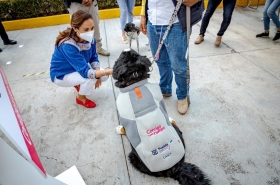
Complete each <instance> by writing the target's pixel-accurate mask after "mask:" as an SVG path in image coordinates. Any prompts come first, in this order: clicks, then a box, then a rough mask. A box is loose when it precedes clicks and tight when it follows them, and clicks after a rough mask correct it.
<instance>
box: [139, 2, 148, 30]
mask: <svg viewBox="0 0 280 185" xmlns="http://www.w3.org/2000/svg"><path fill="white" fill-rule="evenodd" d="M145 6H146V0H142V8H141V14H140V15H141V20H140V31H141V32H142V33H143V34H145V35H146V34H147V33H148V32H147V27H146V15H145Z"/></svg>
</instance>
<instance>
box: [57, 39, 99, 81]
mask: <svg viewBox="0 0 280 185" xmlns="http://www.w3.org/2000/svg"><path fill="white" fill-rule="evenodd" d="M60 50H61V52H62V54H63V56H64V58H65V59H66V61H67V62H68V63H69V64H70V65H71V67H73V68H74V70H75V71H77V72H78V73H79V74H80V75H81V76H82V77H83V78H91V79H93V78H98V76H95V75H96V74H95V73H96V70H94V69H90V68H89V66H88V63H87V61H86V60H85V58H84V56H83V55H81V54H80V52H79V50H78V48H76V47H75V46H73V45H70V44H62V45H61V46H60ZM98 69H99V68H98ZM99 77H100V76H99Z"/></svg>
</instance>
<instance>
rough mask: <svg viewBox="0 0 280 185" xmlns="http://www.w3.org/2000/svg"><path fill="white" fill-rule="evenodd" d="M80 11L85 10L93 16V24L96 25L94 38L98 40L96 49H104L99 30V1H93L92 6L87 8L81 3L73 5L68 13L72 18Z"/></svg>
mask: <svg viewBox="0 0 280 185" xmlns="http://www.w3.org/2000/svg"><path fill="white" fill-rule="evenodd" d="M78 10H84V11H86V12H88V13H90V14H91V15H92V19H93V23H94V38H95V40H96V49H97V50H99V49H100V48H101V47H102V43H101V37H100V30H99V12H98V4H97V1H93V2H92V5H91V6H89V7H87V6H85V5H83V4H80V3H74V2H73V3H71V5H70V8H68V11H69V13H70V16H72V15H73V13H75V12H76V11H78Z"/></svg>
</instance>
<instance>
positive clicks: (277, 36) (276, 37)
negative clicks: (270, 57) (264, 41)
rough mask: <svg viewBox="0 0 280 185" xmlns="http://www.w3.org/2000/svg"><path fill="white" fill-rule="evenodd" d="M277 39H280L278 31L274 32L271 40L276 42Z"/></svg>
mask: <svg viewBox="0 0 280 185" xmlns="http://www.w3.org/2000/svg"><path fill="white" fill-rule="evenodd" d="M278 39H280V31H278V32H276V35H275V37H274V38H273V39H272V40H273V41H276V40H278Z"/></svg>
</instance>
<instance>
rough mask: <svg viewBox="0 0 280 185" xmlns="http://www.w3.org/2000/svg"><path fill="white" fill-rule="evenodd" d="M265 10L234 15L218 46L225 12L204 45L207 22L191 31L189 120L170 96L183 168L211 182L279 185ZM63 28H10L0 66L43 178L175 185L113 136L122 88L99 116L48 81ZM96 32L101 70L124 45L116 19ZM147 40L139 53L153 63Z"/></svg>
mask: <svg viewBox="0 0 280 185" xmlns="http://www.w3.org/2000/svg"><path fill="white" fill-rule="evenodd" d="M262 10H263V6H261V7H260V8H258V9H257V10H256V11H254V10H251V9H248V10H246V11H244V10H243V9H242V8H241V7H238V8H236V9H235V10H234V13H233V18H232V22H231V24H230V26H229V28H228V30H227V32H226V33H225V35H224V37H223V39H222V41H223V43H222V44H221V46H220V47H218V48H217V47H215V46H214V44H213V43H214V41H215V36H216V33H217V32H218V29H219V28H220V24H221V21H222V13H223V11H222V9H218V10H217V11H216V12H215V14H214V15H213V17H212V19H211V22H210V24H209V27H208V29H207V33H206V36H205V41H204V42H203V43H201V44H200V45H195V44H193V42H194V40H195V39H196V37H197V36H198V34H199V28H200V24H201V22H199V23H198V24H197V25H195V26H193V30H192V35H191V40H190V70H191V89H190V97H191V106H190V108H189V110H188V112H187V114H185V115H183V116H182V115H180V114H179V113H177V110H176V94H175V87H176V84H175V83H174V85H173V88H174V90H173V96H172V97H170V98H166V99H165V103H166V107H167V110H168V113H169V116H171V117H173V118H174V119H175V120H176V121H177V123H178V125H179V127H180V129H181V130H182V132H183V134H184V138H185V142H186V161H188V162H190V163H194V164H196V165H197V166H199V167H200V168H201V169H202V170H203V171H204V172H205V173H206V174H207V175H208V176H209V177H210V178H211V180H212V181H213V184H215V185H266V184H267V185H277V184H280V160H279V159H280V124H279V123H280V40H278V41H276V42H273V41H271V39H272V37H273V36H274V32H273V29H274V25H273V24H271V34H270V35H271V36H270V38H269V39H266V38H256V37H255V35H256V34H257V33H260V32H262V31H263V23H262V21H261V17H262ZM136 19H138V17H136ZM66 27H67V25H59V26H50V27H44V28H35V29H26V30H18V31H10V32H8V35H9V37H10V39H15V40H17V41H18V44H17V45H15V46H3V45H2V43H0V48H2V49H3V52H2V53H0V65H1V66H2V68H3V69H4V71H5V74H6V76H7V79H8V81H9V84H10V87H11V89H12V92H13V95H14V97H15V99H16V101H17V105H18V107H19V109H20V111H21V114H22V117H23V119H24V121H25V123H26V126H27V128H28V130H29V133H30V135H31V137H32V139H33V142H34V144H35V146H36V149H37V152H38V154H39V156H40V158H41V160H42V163H43V165H44V167H45V170H46V171H47V173H48V174H50V175H52V176H56V175H58V174H60V173H61V172H63V171H65V170H66V169H68V168H70V167H71V166H73V165H76V166H77V168H78V170H79V172H80V173H81V175H82V177H83V179H84V180H85V182H86V184H87V185H95V184H104V185H107V184H108V185H112V184H115V185H129V184H131V185H142V184H145V185H146V184H147V185H159V184H160V185H162V184H163V185H165V184H166V185H167V184H168V185H170V184H171V185H175V184H178V183H177V182H176V181H174V180H172V179H170V178H155V177H150V176H147V175H144V174H141V173H139V172H138V171H136V170H135V169H133V168H132V166H131V165H130V164H129V162H128V160H127V155H128V153H129V152H130V150H131V149H130V144H129V142H128V140H127V138H126V137H125V136H119V135H116V134H115V127H116V126H117V125H118V124H119V121H118V115H117V111H116V106H115V99H116V97H117V95H118V92H119V90H118V89H117V88H115V87H114V81H113V79H112V78H110V79H109V81H107V82H105V83H104V84H103V85H102V87H101V88H100V89H98V90H96V91H94V93H93V94H92V96H90V98H91V99H92V100H94V101H95V102H96V103H97V107H96V108H94V109H85V108H83V107H81V106H79V105H77V104H76V103H75V96H76V91H75V89H74V88H62V87H57V86H56V85H54V84H53V83H51V81H50V78H49V74H48V73H47V71H48V70H49V63H50V59H51V55H52V53H53V49H54V42H55V38H56V36H57V34H58V31H62V30H63V29H65V28H66ZM100 27H101V33H102V38H103V45H104V48H106V49H108V50H109V51H110V52H111V55H110V56H109V57H103V56H100V62H101V66H102V67H113V65H114V62H115V60H116V59H117V57H118V56H119V54H120V53H121V51H122V50H123V49H125V48H127V47H128V45H126V44H123V43H122V42H121V37H120V35H121V32H120V30H119V19H107V20H101V21H100ZM272 28H273V29H272ZM147 42H148V41H147V38H146V37H145V36H143V35H142V34H141V35H140V54H142V55H147V56H149V57H151V53H150V51H149V48H148V47H147V46H146V45H145V44H146V43H147ZM132 47H133V48H134V49H136V43H135V42H133V45H132ZM7 62H11V63H10V64H7ZM153 68H154V70H153V71H152V73H151V78H150V81H151V82H158V81H159V74H158V70H157V66H156V64H154V66H153ZM39 72H43V74H41V75H32V76H25V75H28V74H35V73H39ZM0 137H2V138H4V135H3V133H0Z"/></svg>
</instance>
